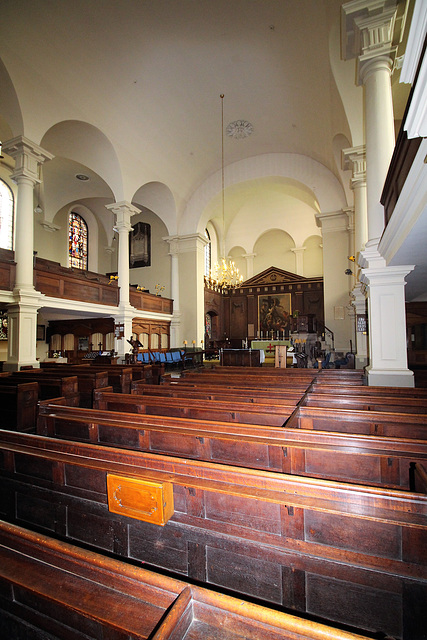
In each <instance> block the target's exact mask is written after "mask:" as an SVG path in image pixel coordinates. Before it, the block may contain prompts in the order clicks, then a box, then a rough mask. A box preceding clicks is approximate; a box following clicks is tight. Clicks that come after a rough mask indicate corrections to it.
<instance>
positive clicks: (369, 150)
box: [341, 0, 404, 245]
mask: <svg viewBox="0 0 427 640" xmlns="http://www.w3.org/2000/svg"><path fill="white" fill-rule="evenodd" d="M341 15H342V25H341V26H342V50H343V57H344V59H346V60H349V59H354V58H355V59H356V79H357V83H358V84H359V85H363V86H364V102H365V142H366V181H367V202H368V238H369V241H368V244H369V245H376V244H378V241H379V239H380V237H381V234H382V232H383V230H384V210H383V207H382V205H381V203H380V197H381V193H382V190H383V186H384V181H385V178H386V175H387V171H388V168H389V164H390V160H391V157H392V154H393V149H394V144H395V134H394V119H393V102H392V95H391V70H392V67H393V62H394V58H395V55H396V50H397V46H396V42H397V43H398V41H399V37H400V35H401V34H399V33H398V31H399V30H398V26H400V28H401V30H402V24H400V25H399V24H398V23H397V21H396V18H397V2H396V1H395V0H357V1H356V2H355V1H354V0H352V1H351V2H347V3H346V4H344V5H343V6H342V13H341ZM402 22H404V21H402Z"/></svg>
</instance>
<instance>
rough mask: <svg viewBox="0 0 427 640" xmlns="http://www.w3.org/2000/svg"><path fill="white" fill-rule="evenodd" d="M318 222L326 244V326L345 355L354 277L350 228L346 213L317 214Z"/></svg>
mask: <svg viewBox="0 0 427 640" xmlns="http://www.w3.org/2000/svg"><path fill="white" fill-rule="evenodd" d="M316 223H317V225H318V226H319V227H321V229H322V242H323V272H324V273H325V274H327V276H328V277H327V278H325V279H324V285H323V296H324V306H325V325H326V327H328V329H330V330H331V331H333V332H334V336H335V349H336V350H337V351H343V352H344V353H346V352H347V351H348V350H349V348H350V340H351V339H352V333H353V330H352V322H351V319H350V317H349V315H348V307H349V304H350V298H349V294H350V289H351V288H352V280H351V276H349V275H346V273H345V271H346V269H348V255H349V253H348V250H349V246H350V234H351V227H350V224H349V216H348V212H347V211H342V210H341V211H335V212H330V213H318V214H316Z"/></svg>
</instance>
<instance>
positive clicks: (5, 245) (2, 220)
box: [0, 180, 13, 249]
mask: <svg viewBox="0 0 427 640" xmlns="http://www.w3.org/2000/svg"><path fill="white" fill-rule="evenodd" d="M0 248H2V249H13V193H12V190H11V189H10V187H8V185H7V184H6V183H5V182H3V180H0Z"/></svg>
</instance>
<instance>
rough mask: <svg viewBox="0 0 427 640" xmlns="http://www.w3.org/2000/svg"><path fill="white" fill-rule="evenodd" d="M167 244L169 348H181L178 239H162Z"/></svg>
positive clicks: (174, 237) (172, 237) (175, 237)
mask: <svg viewBox="0 0 427 640" xmlns="http://www.w3.org/2000/svg"><path fill="white" fill-rule="evenodd" d="M164 240H166V242H168V243H169V255H170V257H171V294H172V300H173V317H172V320H171V325H170V343H171V347H181V346H182V341H183V339H184V338H182V336H181V311H180V308H179V255H178V254H179V239H178V237H177V236H170V237H167V238H164Z"/></svg>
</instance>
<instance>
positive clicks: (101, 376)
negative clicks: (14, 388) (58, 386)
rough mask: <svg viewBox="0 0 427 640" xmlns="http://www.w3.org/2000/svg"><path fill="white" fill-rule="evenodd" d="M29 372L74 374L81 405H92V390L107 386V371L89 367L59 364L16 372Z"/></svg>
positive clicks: (45, 375) (46, 375) (23, 373)
mask: <svg viewBox="0 0 427 640" xmlns="http://www.w3.org/2000/svg"><path fill="white" fill-rule="evenodd" d="M29 372H31V373H33V372H34V373H35V375H43V376H44V377H48V376H52V375H60V376H69V375H71V374H72V375H73V376H76V377H77V389H78V392H79V395H80V400H79V405H80V406H81V407H88V408H90V407H92V406H93V392H94V390H95V389H103V388H106V387H108V373H107V372H106V371H90V368H89V367H83V368H82V369H73V370H71V368H64V369H63V368H62V367H61V366H60V365H59V366H58V368H55V367H51V368H48V369H31V370H25V371H23V372H22V371H18V372H17V374H18V375H25V374H28V373H29ZM36 372H39V374H37V373H36ZM59 395H60V394H59Z"/></svg>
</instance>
